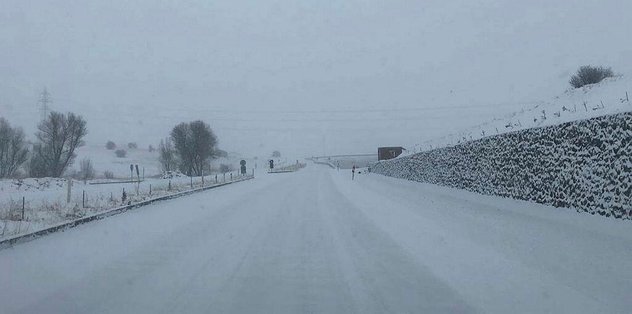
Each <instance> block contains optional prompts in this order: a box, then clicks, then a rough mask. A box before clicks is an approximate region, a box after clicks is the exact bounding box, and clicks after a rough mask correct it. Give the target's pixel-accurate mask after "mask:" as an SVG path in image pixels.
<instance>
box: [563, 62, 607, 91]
mask: <svg viewBox="0 0 632 314" xmlns="http://www.w3.org/2000/svg"><path fill="white" fill-rule="evenodd" d="M613 76H614V73H613V72H612V69H611V68H606V67H601V66H599V67H595V66H591V65H585V66H582V67H580V68H579V70H577V73H575V74H574V75H573V76H571V80H570V81H569V83H570V84H571V86H573V87H575V88H580V87H583V86H586V85H590V84H596V83H599V82H601V81H603V79H605V78H607V77H613Z"/></svg>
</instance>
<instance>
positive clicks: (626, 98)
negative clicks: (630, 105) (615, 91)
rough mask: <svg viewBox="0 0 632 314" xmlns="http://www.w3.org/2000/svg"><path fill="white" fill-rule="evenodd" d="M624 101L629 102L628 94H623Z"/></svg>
mask: <svg viewBox="0 0 632 314" xmlns="http://www.w3.org/2000/svg"><path fill="white" fill-rule="evenodd" d="M625 101H627V102H630V98H629V97H628V92H625Z"/></svg>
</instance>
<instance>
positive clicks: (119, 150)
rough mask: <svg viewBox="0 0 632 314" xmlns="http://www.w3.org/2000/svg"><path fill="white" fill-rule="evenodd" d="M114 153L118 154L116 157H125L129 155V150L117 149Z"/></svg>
mask: <svg viewBox="0 0 632 314" xmlns="http://www.w3.org/2000/svg"><path fill="white" fill-rule="evenodd" d="M114 154H116V157H118V158H125V157H126V156H127V151H126V150H124V149H117V150H116V151H115V152H114Z"/></svg>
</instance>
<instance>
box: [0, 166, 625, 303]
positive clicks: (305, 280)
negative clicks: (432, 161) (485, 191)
mask: <svg viewBox="0 0 632 314" xmlns="http://www.w3.org/2000/svg"><path fill="white" fill-rule="evenodd" d="M631 230H632V229H630V225H629V222H624V221H617V220H613V219H605V218H603V217H597V216H589V215H579V214H577V213H575V211H574V210H572V209H556V208H552V207H548V206H542V205H538V204H533V203H528V202H522V201H515V200H510V199H502V198H497V197H489V196H482V195H479V194H474V193H469V192H465V191H460V190H453V189H448V188H443V187H438V186H432V185H426V184H420V183H415V182H409V181H405V180H397V179H393V178H388V177H383V176H379V175H374V174H371V175H366V174H362V175H358V176H356V179H355V180H354V181H351V173H350V172H349V171H340V172H338V171H335V170H331V169H329V168H328V167H325V166H314V165H310V166H309V167H307V168H306V169H305V170H302V171H299V172H295V173H291V174H287V175H283V176H279V175H272V174H263V175H261V176H259V177H258V178H257V179H256V180H252V181H248V182H244V183H240V184H239V185H235V186H226V187H221V188H219V189H217V190H211V191H208V192H204V193H199V194H195V195H191V196H188V197H184V198H180V199H175V200H171V201H166V202H162V203H158V204H155V205H152V206H148V207H145V208H141V209H138V210H135V211H132V212H128V213H125V214H122V215H117V216H113V217H110V218H108V219H105V220H102V221H98V222H94V223H90V224H87V225H82V226H79V227H77V228H74V229H71V230H68V231H66V232H63V233H57V234H52V235H50V236H46V237H43V238H41V239H37V240H35V241H32V242H29V243H25V244H22V245H18V246H15V247H13V248H10V249H5V250H2V251H0V278H2V280H1V281H0V304H1V305H2V311H3V313H44V312H46V313H87V312H91V313H95V312H98V313H121V312H127V313H177V312H187V313H191V312H196V313H208V312H214V313H253V312H259V313H385V312H386V313H442V312H444V313H471V312H484V313H509V312H511V313H626V312H628V311H629V309H630V308H631V307H632V295H631V291H632V272H630V271H629V269H631V268H632V231H631Z"/></svg>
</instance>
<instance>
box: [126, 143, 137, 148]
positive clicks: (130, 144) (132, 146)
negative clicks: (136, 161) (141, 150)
mask: <svg viewBox="0 0 632 314" xmlns="http://www.w3.org/2000/svg"><path fill="white" fill-rule="evenodd" d="M127 148H129V149H138V144H136V143H134V142H131V143H127Z"/></svg>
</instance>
